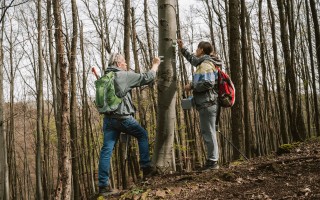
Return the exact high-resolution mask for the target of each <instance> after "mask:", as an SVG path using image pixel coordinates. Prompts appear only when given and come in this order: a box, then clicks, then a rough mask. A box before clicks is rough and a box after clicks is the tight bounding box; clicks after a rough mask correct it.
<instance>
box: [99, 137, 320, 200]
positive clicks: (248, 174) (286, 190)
mask: <svg viewBox="0 0 320 200" xmlns="http://www.w3.org/2000/svg"><path fill="white" fill-rule="evenodd" d="M282 147H284V148H282V151H281V152H280V151H279V150H278V153H276V152H275V153H273V154H271V155H268V156H264V157H259V158H253V159H250V160H249V161H243V162H235V163H231V164H229V165H228V166H220V169H218V170H212V171H209V172H188V173H176V174H170V175H159V176H155V177H152V179H149V180H147V181H146V182H142V183H139V184H137V185H135V186H134V187H132V188H131V189H130V190H126V191H120V192H119V193H118V194H117V195H114V196H111V197H108V199H128V200H131V199H132V200H138V199H142V200H147V199H212V200H215V199H217V200H218V199H221V200H222V199H312V200H313V199H319V200H320V138H316V139H312V140H309V141H306V142H303V143H295V144H292V145H283V146H282ZM279 154H280V155H279ZM98 199H99V198H98Z"/></svg>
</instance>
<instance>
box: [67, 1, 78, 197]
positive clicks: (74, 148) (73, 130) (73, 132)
mask: <svg viewBox="0 0 320 200" xmlns="http://www.w3.org/2000/svg"><path fill="white" fill-rule="evenodd" d="M71 7H72V24H73V26H72V29H73V30H72V41H71V55H70V58H69V60H70V69H69V70H70V74H71V85H70V86H71V88H70V90H71V96H70V137H71V158H72V160H71V162H72V181H73V198H74V199H80V185H79V184H80V182H79V165H78V155H79V153H78V136H77V113H78V112H77V111H78V110H77V99H76V98H77V85H76V83H77V76H76V75H77V72H76V55H77V41H78V13H77V3H76V1H75V0H71Z"/></svg>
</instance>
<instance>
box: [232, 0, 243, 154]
mask: <svg viewBox="0 0 320 200" xmlns="http://www.w3.org/2000/svg"><path fill="white" fill-rule="evenodd" d="M239 17H240V13H239V0H230V1H229V26H230V39H229V52H230V53H229V60H230V70H231V78H232V81H233V82H234V85H235V90H236V97H235V98H236V101H235V104H234V105H233V107H232V110H231V112H232V115H231V122H232V125H231V126H232V127H231V129H232V140H233V142H234V145H235V146H236V147H237V148H238V149H240V150H243V148H244V141H243V123H242V104H243V103H242V97H241V92H240V91H241V85H242V84H241V76H242V75H241V68H240V31H239ZM240 156H241V154H240V153H239V152H238V151H237V150H236V149H234V150H233V159H235V160H237V159H239V158H240Z"/></svg>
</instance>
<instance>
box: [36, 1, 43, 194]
mask: <svg viewBox="0 0 320 200" xmlns="http://www.w3.org/2000/svg"><path fill="white" fill-rule="evenodd" d="M37 10H38V22H37V23H38V63H39V66H38V67H39V68H38V87H37V136H36V196H37V199H39V200H40V199H43V190H42V181H41V177H42V158H41V157H42V155H41V147H42V146H41V136H42V134H43V133H42V123H43V121H42V115H43V113H42V110H43V104H42V103H43V56H42V22H41V20H42V19H41V0H38V4H37Z"/></svg>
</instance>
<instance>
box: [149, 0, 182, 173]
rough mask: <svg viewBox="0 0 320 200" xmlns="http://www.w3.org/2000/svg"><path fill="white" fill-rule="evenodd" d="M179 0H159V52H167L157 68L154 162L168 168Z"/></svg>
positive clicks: (170, 163)
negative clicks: (177, 5) (177, 1)
mask: <svg viewBox="0 0 320 200" xmlns="http://www.w3.org/2000/svg"><path fill="white" fill-rule="evenodd" d="M175 9H176V1H175V0H160V1H159V4H158V15H159V16H158V19H159V54H160V55H161V56H164V59H163V60H164V61H163V63H161V66H160V67H159V71H158V77H159V78H158V111H159V112H158V115H157V122H158V123H157V135H156V140H155V149H154V154H153V163H154V164H155V165H157V166H159V167H160V168H162V169H167V172H169V171H172V170H175V158H174V149H173V141H174V128H175V121H176V120H175V114H176V109H175V106H176V105H175V104H176V79H177V76H176V62H175V58H176V30H177V25H176V13H175Z"/></svg>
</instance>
